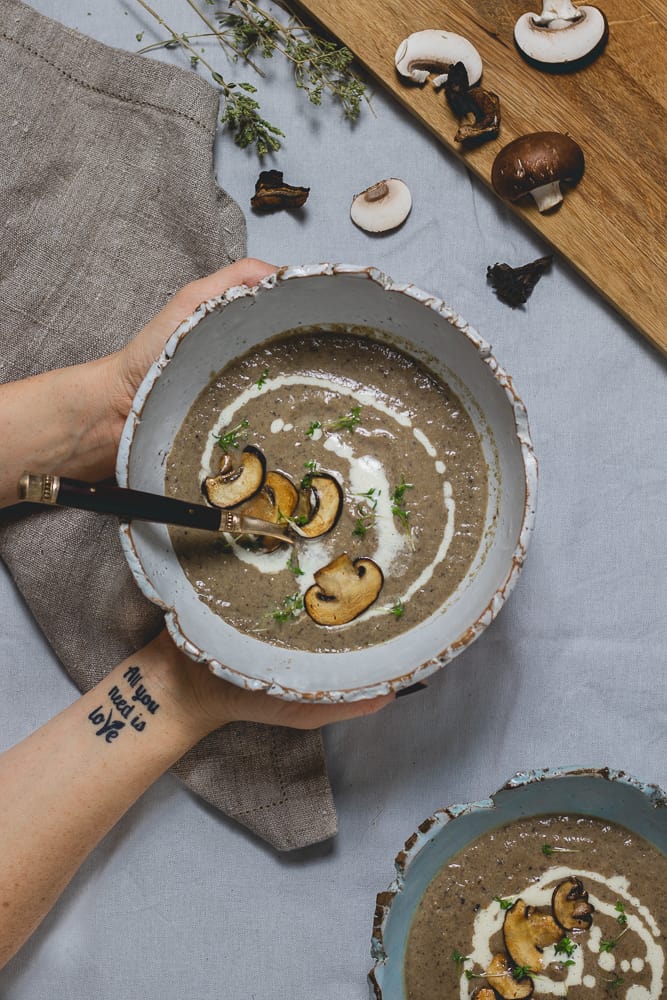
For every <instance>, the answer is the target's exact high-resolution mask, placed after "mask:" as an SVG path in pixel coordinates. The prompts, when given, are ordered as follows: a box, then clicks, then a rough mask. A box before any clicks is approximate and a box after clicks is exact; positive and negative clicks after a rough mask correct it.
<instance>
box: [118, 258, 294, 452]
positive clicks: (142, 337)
mask: <svg viewBox="0 0 667 1000" xmlns="http://www.w3.org/2000/svg"><path fill="white" fill-rule="evenodd" d="M275 270H276V268H275V267H274V266H273V265H272V264H267V263H266V262H265V261H262V260H255V259H253V258H250V257H247V258H245V259H243V260H239V261H236V263H234V264H230V265H229V266H228V267H223V268H221V269H220V270H219V271H215V272H214V273H213V274H209V275H208V276H207V277H205V278H200V279H198V280H197V281H191V282H190V283H189V284H187V285H184V286H183V288H181V289H180V290H179V291H178V292H176V294H175V295H174V296H173V297H172V298H171V299H170V300H169V302H168V303H167V305H166V306H165V307H164V308H163V309H161V310H160V312H159V313H158V314H157V316H155V317H154V318H153V319H152V320H151V321H150V322H149V323H147V324H146V326H145V327H143V329H142V330H141V331H140V332H139V333H138V334H137V336H136V337H135V338H134V340H132V341H131V342H130V343H129V344H128V345H127V347H125V348H123V350H121V351H118V352H117V353H116V354H114V355H111V357H110V358H109V359H108V361H109V362H110V368H111V371H110V378H109V379H108V391H109V392H110V402H111V405H112V407H113V410H114V412H115V413H116V415H117V427H118V433H119V434H120V431H121V430H122V427H123V424H124V422H125V418H126V417H127V415H128V413H129V412H130V407H131V406H132V400H133V399H134V396H135V393H136V391H137V389H138V388H139V386H140V384H141V381H142V379H143V377H144V375H145V374H146V372H147V371H148V369H149V368H150V366H151V365H152V363H153V362H154V361H155V359H156V358H157V357H159V355H160V352H161V351H162V349H163V347H164V345H165V344H166V342H167V341H168V340H169V337H170V336H171V335H172V333H173V332H174V330H176V329H177V328H178V326H179V325H180V324H181V323H182V322H183V320H184V319H187V318H188V316H191V315H192V313H193V312H194V311H195V310H196V309H197V308H198V307H199V306H200V305H201V304H202V302H206V301H207V300H208V299H213V298H216V297H217V296H219V295H222V294H223V293H224V292H226V291H227V290H228V289H230V288H234V287H235V286H236V285H247V286H248V287H252V286H253V285H257V284H258V283H259V282H260V281H261V280H262V278H265V277H267V275H269V274H273V272H274V271H275Z"/></svg>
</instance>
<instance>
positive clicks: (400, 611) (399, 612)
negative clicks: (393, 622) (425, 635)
mask: <svg viewBox="0 0 667 1000" xmlns="http://www.w3.org/2000/svg"><path fill="white" fill-rule="evenodd" d="M389 614H390V615H393V616H394V618H402V617H403V615H404V614H405V606H404V604H403V601H402V600H401V599H400V597H399V599H398V600H397V601H396V604H394V605H393V606H392V607H391V608H389Z"/></svg>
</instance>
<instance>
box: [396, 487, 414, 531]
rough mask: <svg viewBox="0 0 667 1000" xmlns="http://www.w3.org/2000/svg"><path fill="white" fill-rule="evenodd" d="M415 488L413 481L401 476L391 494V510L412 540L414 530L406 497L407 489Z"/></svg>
mask: <svg viewBox="0 0 667 1000" xmlns="http://www.w3.org/2000/svg"><path fill="white" fill-rule="evenodd" d="M412 489H414V485H413V484H412V483H406V481H405V476H401V481H400V483H399V485H398V486H396V487H395V488H394V490H393V491H392V494H391V512H392V514H393V515H394V517H397V518H398V519H399V521H400V522H401V524H402V525H403V528H404V530H405V531H407V533H408V534H409V535H410V539H411V540H412V532H411V531H410V511H409V510H407V509H406V507H405V503H404V499H405V493H406V491H407V490H412Z"/></svg>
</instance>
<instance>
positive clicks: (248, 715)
mask: <svg viewBox="0 0 667 1000" xmlns="http://www.w3.org/2000/svg"><path fill="white" fill-rule="evenodd" d="M142 655H143V656H144V659H145V662H146V663H149V662H152V663H153V664H154V673H153V676H154V677H156V679H157V680H158V681H159V683H160V685H161V687H162V688H163V689H164V690H166V692H168V694H169V699H170V701H171V702H172V703H173V704H174V705H175V706H177V708H178V717H179V722H180V724H181V725H184V726H186V727H189V728H191V730H192V737H191V738H192V741H193V742H194V741H197V740H199V739H201V738H202V737H203V736H205V735H206V734H207V733H209V732H212V731H213V730H214V729H218V728H219V727H220V726H224V725H227V724H228V723H230V722H261V723H265V724H267V725H273V726H287V727H289V728H291V729H319V728H320V727H321V726H327V725H329V724H330V723H332V722H343V721H345V720H347V719H354V718H357V717H359V716H363V715H371V714H372V713H374V712H377V711H379V709H381V708H384V707H385V706H386V705H389V704H391V702H393V701H394V699H395V695H394V694H388V695H383V696H381V697H379V698H367V699H363V700H361V701H355V702H340V703H337V704H333V705H332V704H321V703H320V704H311V703H309V702H295V701H285V700H284V699H282V698H276V697H274V696H272V695H268V694H265V693H264V692H262V691H247V690H246V689H245V688H242V687H238V686H237V685H235V684H230V683H229V682H228V681H225V680H222V678H220V677H217V676H215V675H213V674H212V673H211V671H210V670H209V669H208V668H207V667H206V666H204V665H203V664H201V663H195V662H194V661H193V660H190V659H189V657H187V656H185V654H183V653H181V652H180V651H179V650H178V649H177V648H176V647H175V646H174V644H173V643H172V641H171V639H170V638H169V636H168V634H167V632H166V630H165V631H163V632H161V633H160V635H158V637H157V638H156V639H154V640H153V642H152V643H150V645H149V646H147V647H145V650H143V651H142Z"/></svg>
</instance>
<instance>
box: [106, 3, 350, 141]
mask: <svg viewBox="0 0 667 1000" xmlns="http://www.w3.org/2000/svg"><path fill="white" fill-rule="evenodd" d="M186 2H187V4H188V6H189V7H190V8H191V9H192V10H193V11H194V12H195V14H196V15H197V16H198V17H199V18H200V19H201V21H203V23H204V25H205V26H206V29H207V30H206V32H204V33H203V34H190V35H186V34H184V33H183V32H177V31H175V30H174V28H172V27H171V26H170V25H169V24H167V22H166V21H165V20H164V18H163V17H162V16H161V14H159V13H158V12H157V11H155V10H154V9H153V8H152V7H151V6H150V5H149V4H148V3H147V2H146V0H137V3H139V4H140V6H141V7H142V8H143V9H144V10H145V11H146V12H147V13H148V14H150V15H151V17H153V18H154V19H155V20H156V21H157V22H158V24H159V25H160V27H161V28H163V29H164V30H165V32H166V33H167V35H168V37H167V38H166V39H164V40H163V41H159V42H154V43H153V44H152V45H147V46H146V47H145V48H143V49H141V51H142V52H148V51H150V50H151V49H158V48H166V49H174V48H181V49H183V50H184V52H185V55H186V57H187V58H188V59H189V62H190V65H191V66H192V67H193V68H194V69H196V68H197V66H198V64H199V63H201V65H202V66H204V67H205V68H206V69H207V70H208V72H209V73H210V75H211V78H212V80H213V81H214V83H216V84H217V85H218V87H220V90H221V91H222V94H221V98H222V109H223V110H222V117H221V119H220V121H221V122H222V124H223V125H227V127H228V128H229V129H230V131H231V132H232V135H233V138H234V142H235V143H236V145H237V146H240V147H241V148H242V149H244V148H245V147H247V146H254V147H255V150H256V152H257V154H258V155H259V156H260V157H262V156H264V155H265V154H266V153H269V152H272V151H275V150H278V149H280V139H281V138H282V137H283V135H284V133H283V132H282V131H281V130H280V129H279V128H278V126H277V125H273V124H271V122H269V121H267V120H266V119H265V118H263V117H262V113H261V108H260V105H259V102H258V101H257V100H256V99H255V98H254V97H253V96H252V95H254V94H255V93H256V92H257V88H256V87H254V86H253V85H252V84H251V83H248V82H242V83H241V82H239V83H237V82H235V81H228V80H226V79H225V78H224V77H223V76H222V75H221V74H220V73H219V72H218V71H217V70H216V69H214V67H213V66H212V65H211V63H209V62H208V60H207V59H205V58H204V57H203V56H201V55H199V54H198V53H197V50H196V49H195V47H194V44H196V40H198V39H200V38H206V37H213V38H215V39H216V41H217V42H218V43H219V44H220V45H221V46H222V47H223V48H224V49H227V50H228V52H229V53H230V55H231V58H232V60H233V61H236V60H238V59H239V58H241V59H243V60H244V61H245V62H246V63H247V64H248V66H250V67H252V69H253V70H255V72H257V73H258V74H259V75H260V76H264V72H263V70H262V69H261V68H260V66H259V65H258V64H257V63H256V62H254V58H253V57H256V56H260V57H262V58H265V59H270V58H271V57H272V56H273V55H274V54H275V53H276V52H277V53H279V54H280V55H281V56H283V57H284V58H285V59H286V60H287V61H288V62H289V63H290V64H291V66H292V69H293V73H294V82H295V84H296V86H297V88H298V89H299V90H303V91H304V92H305V93H306V95H307V97H308V99H309V101H310V102H311V104H313V105H316V106H319V105H321V104H322V98H323V95H324V93H325V92H328V93H329V94H330V95H331V97H332V98H333V99H334V100H336V101H337V102H338V103H339V104H340V106H341V107H342V109H343V114H344V115H345V117H346V118H348V119H350V120H351V121H355V120H356V119H357V118H358V117H359V114H360V111H361V101H362V99H364V98H365V99H366V100H367V98H366V93H365V90H366V88H365V85H364V84H363V83H362V81H361V80H360V79H359V78H358V77H357V76H356V74H355V73H354V72H353V71H352V68H351V63H352V60H353V55H352V53H351V51H350V50H349V49H347V48H345V47H344V46H339V45H337V44H336V43H335V42H330V41H328V40H325V39H323V38H320V37H319V36H318V35H316V34H315V33H314V32H313V31H312V30H311V29H310V28H308V27H307V26H306V25H305V24H304V23H303V22H302V21H301V20H300V19H299V18H298V17H297V16H296V15H295V14H294V13H293V12H292V11H291V10H288V11H287V13H288V15H289V17H287V18H286V19H285V20H284V21H283V20H280V19H278V18H276V17H275V16H274V15H273V14H272V13H270V12H269V11H267V10H264V9H263V8H262V7H261V6H260V5H259V4H258V3H254V2H253V0H237V3H236V4H235V12H234V13H233V14H231V13H229V14H220V15H219V16H218V17H217V24H216V23H214V22H213V21H212V20H211V19H210V18H209V17H208V16H207V15H206V14H205V13H204V11H202V10H200V8H199V7H198V6H197V4H196V3H195V2H194V0H186ZM206 2H207V3H211V0H206ZM282 6H286V5H285V4H284V3H283V4H282ZM125 13H127V11H126V12H125ZM136 37H137V40H138V41H140V40H141V37H143V32H141V33H140V35H137V36H136ZM201 51H203V50H201Z"/></svg>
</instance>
